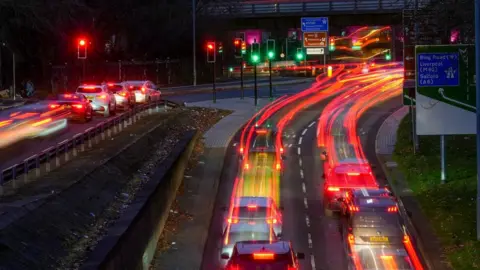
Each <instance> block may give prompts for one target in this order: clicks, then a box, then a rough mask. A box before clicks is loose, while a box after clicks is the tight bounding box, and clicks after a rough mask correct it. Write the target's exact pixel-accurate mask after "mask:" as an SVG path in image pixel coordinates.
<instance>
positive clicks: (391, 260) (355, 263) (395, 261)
mask: <svg viewBox="0 0 480 270" xmlns="http://www.w3.org/2000/svg"><path fill="white" fill-rule="evenodd" d="M353 252H354V253H355V257H354V258H350V262H349V264H350V265H351V266H352V267H351V268H352V269H401V270H414V269H417V270H419V269H421V268H417V267H415V263H414V261H413V260H412V259H411V258H410V256H409V254H408V252H407V251H406V250H405V248H403V247H402V246H388V245H387V246H380V245H376V246H372V245H356V246H355V247H354V250H353Z"/></svg>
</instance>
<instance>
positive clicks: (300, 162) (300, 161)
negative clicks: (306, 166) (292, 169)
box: [298, 158, 303, 167]
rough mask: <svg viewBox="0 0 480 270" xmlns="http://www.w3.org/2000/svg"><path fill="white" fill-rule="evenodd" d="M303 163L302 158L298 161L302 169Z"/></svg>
mask: <svg viewBox="0 0 480 270" xmlns="http://www.w3.org/2000/svg"><path fill="white" fill-rule="evenodd" d="M302 163H303V161H302V159H301V158H300V159H298V165H300V167H302Z"/></svg>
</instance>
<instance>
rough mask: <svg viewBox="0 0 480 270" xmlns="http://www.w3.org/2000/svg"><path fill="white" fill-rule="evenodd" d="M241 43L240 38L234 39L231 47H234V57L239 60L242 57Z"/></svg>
mask: <svg viewBox="0 0 480 270" xmlns="http://www.w3.org/2000/svg"><path fill="white" fill-rule="evenodd" d="M242 43H243V40H242V39H241V38H236V39H235V40H234V41H233V46H234V47H235V57H236V58H241V57H242Z"/></svg>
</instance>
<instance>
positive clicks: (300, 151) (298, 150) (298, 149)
mask: <svg viewBox="0 0 480 270" xmlns="http://www.w3.org/2000/svg"><path fill="white" fill-rule="evenodd" d="M297 153H298V154H299V155H300V154H301V153H302V150H301V149H300V147H298V148H297Z"/></svg>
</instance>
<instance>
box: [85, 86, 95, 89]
mask: <svg viewBox="0 0 480 270" xmlns="http://www.w3.org/2000/svg"><path fill="white" fill-rule="evenodd" d="M83 88H85V89H95V86H84V87H83Z"/></svg>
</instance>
